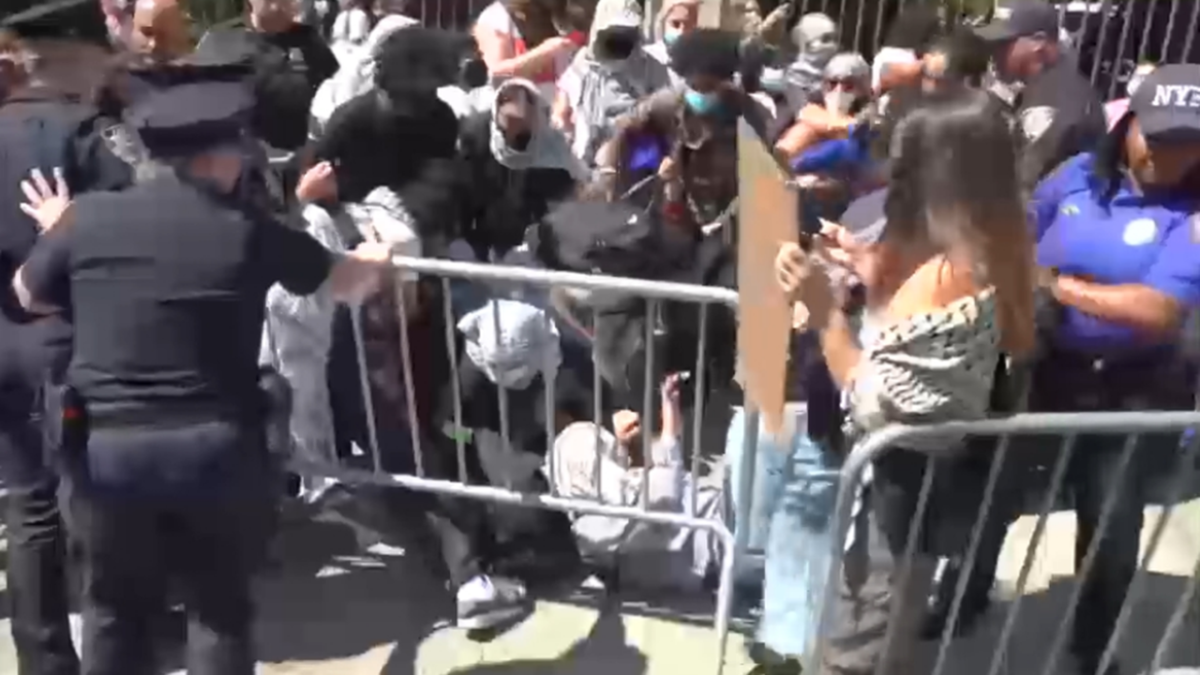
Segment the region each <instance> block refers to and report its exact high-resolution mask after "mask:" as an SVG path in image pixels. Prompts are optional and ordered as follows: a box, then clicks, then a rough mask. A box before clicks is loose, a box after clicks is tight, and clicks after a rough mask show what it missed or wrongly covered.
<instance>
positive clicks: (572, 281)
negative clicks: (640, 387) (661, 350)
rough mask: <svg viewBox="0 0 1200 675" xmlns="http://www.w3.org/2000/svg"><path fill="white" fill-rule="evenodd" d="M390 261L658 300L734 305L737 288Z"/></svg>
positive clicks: (420, 269) (425, 270) (413, 268)
mask: <svg viewBox="0 0 1200 675" xmlns="http://www.w3.org/2000/svg"><path fill="white" fill-rule="evenodd" d="M392 263H393V264H394V265H395V266H397V267H399V268H401V269H403V270H407V271H410V272H416V273H418V274H433V275H441V276H447V277H453V278H459V279H476V280H480V281H503V282H508V283H521V284H529V285H533V286H563V287H567V288H578V289H582V290H590V291H601V292H604V293H618V294H619V293H628V294H630V295H638V296H642V297H646V298H656V299H659V300H681V301H683V302H715V303H720V304H724V305H728V306H730V307H737V291H733V290H730V289H725V288H715V287H710V286H694V285H692V284H679V283H673V282H666V281H645V280H641V279H629V278H625V277H610V276H604V275H597V274H579V273H576V272H557V271H550V270H542V269H533V268H530V267H511V266H507V265H491V264H480V263H465V262H453V261H449V260H437V259H433V258H410V257H407V256H395V257H393V258H392Z"/></svg>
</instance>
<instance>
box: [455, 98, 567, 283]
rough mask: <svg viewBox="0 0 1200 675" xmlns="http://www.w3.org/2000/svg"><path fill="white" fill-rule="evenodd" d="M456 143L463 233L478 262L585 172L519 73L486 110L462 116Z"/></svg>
mask: <svg viewBox="0 0 1200 675" xmlns="http://www.w3.org/2000/svg"><path fill="white" fill-rule="evenodd" d="M460 147H461V152H462V155H463V158H464V159H465V161H466V163H467V165H468V166H469V167H470V172H471V183H470V185H471V191H470V205H469V207H468V208H467V209H466V212H465V213H464V214H463V215H464V222H463V228H462V229H463V237H464V239H466V241H467V243H469V244H470V245H471V247H472V248H473V249H474V251H475V255H476V257H478V259H479V260H482V261H485V262H486V261H489V260H491V259H492V257H493V254H494V255H495V258H496V259H497V260H499V259H502V258H503V257H504V255H505V254H506V253H508V251H510V250H511V249H513V248H516V247H518V246H520V245H521V244H522V243H523V242H524V240H525V231H526V229H528V228H529V227H530V226H531V225H533V224H534V223H537V222H538V221H540V220H541V219H542V218H543V217H545V215H546V213H547V212H549V210H550V207H551V205H552V204H554V203H555V202H559V201H562V200H563V199H566V198H567V197H569V196H571V194H572V193H573V192H574V191H575V187H576V184H577V182H578V181H579V180H581V179H582V178H583V177H584V176H585V175H586V169H585V168H584V167H583V164H582V163H581V162H580V161H579V160H578V159H576V157H575V156H574V155H573V154H571V148H570V145H569V143H568V142H567V140H566V138H565V137H563V135H562V134H561V133H560V132H559V131H558V130H557V129H554V128H553V127H551V126H550V120H549V110H548V109H547V106H546V103H545V102H544V101H543V100H542V98H541V96H540V95H539V94H538V92H537V89H536V87H534V85H533V83H531V82H528V81H526V80H509V81H508V82H506V83H504V84H503V85H501V86H500V87H499V89H498V90H497V92H496V97H495V102H494V103H493V106H492V109H491V110H488V111H486V112H480V113H477V114H475V115H472V116H470V117H468V118H467V119H465V120H463V123H462V136H461V142H460Z"/></svg>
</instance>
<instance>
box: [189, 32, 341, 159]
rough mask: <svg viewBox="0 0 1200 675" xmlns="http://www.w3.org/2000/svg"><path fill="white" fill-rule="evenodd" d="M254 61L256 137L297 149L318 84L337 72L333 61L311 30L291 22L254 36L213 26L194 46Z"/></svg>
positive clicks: (302, 141)
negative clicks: (242, 55)
mask: <svg viewBox="0 0 1200 675" xmlns="http://www.w3.org/2000/svg"><path fill="white" fill-rule="evenodd" d="M208 49H211V50H213V51H217V52H225V53H226V54H224V57H225V58H227V59H236V58H238V54H239V53H242V52H246V53H249V54H250V58H251V59H252V60H253V63H254V67H253V69H254V75H253V81H254V93H255V106H254V111H253V116H254V119H253V128H254V133H255V135H256V136H258V137H259V138H261V139H262V140H263V141H265V142H266V143H267V145H270V146H271V147H274V148H279V149H281V150H296V149H299V148H300V147H302V146H303V145H304V144H305V143H306V142H307V141H308V120H309V109H310V108H311V107H312V99H313V96H315V95H316V93H317V88H318V87H320V86H321V83H322V82H324V81H325V80H327V79H329V78H330V77H332V76H333V74H334V73H335V72H337V69H338V62H337V58H336V57H335V56H334V55H333V52H332V51H331V50H330V49H329V46H328V45H326V44H325V42H324V41H323V40H322V39H321V36H320V35H319V34H318V33H317V32H316V30H315V29H313V28H312V27H311V26H306V25H303V24H295V25H293V26H292V27H291V28H290V29H289V30H287V31H284V32H281V33H256V32H253V31H250V30H248V29H246V27H245V26H244V25H237V24H231V25H228V26H225V27H221V28H214V29H213V30H212V31H210V33H209V34H208V35H206V36H205V38H204V40H203V41H202V42H201V44H200V46H199V47H198V51H201V50H208Z"/></svg>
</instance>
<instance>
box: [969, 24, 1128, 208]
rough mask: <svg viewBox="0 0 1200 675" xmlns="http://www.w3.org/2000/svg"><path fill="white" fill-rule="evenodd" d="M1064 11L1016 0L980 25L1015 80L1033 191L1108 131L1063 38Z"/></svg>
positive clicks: (1026, 172)
mask: <svg viewBox="0 0 1200 675" xmlns="http://www.w3.org/2000/svg"><path fill="white" fill-rule="evenodd" d="M1058 27H1059V21H1058V10H1057V9H1055V7H1054V6H1053V5H1051V4H1049V3H1045V2H1041V1H1040V0H1022V1H1021V2H1019V3H1013V5H1012V7H1011V13H1010V14H1009V17H1008V18H1007V19H1004V20H998V21H994V22H992V23H991V24H989V25H987V26H985V27H983V28H980V29H979V30H978V35H979V37H981V38H983V39H984V40H985V41H987V42H988V43H989V44H990V45H991V46H992V48H993V52H992V53H993V59H994V60H995V64H996V73H997V75H998V76H999V77H1000V79H1001V81H1002V82H1005V83H1009V84H1011V85H1013V87H1014V88H1015V89H1016V97H1015V99H1014V100H1013V101H1012V106H1013V110H1014V112H1015V115H1016V117H1017V122H1018V125H1019V127H1020V129H1021V132H1022V134H1023V135H1024V137H1025V147H1024V150H1023V151H1022V153H1021V160H1020V161H1021V181H1022V185H1023V187H1024V188H1025V189H1026V190H1027V191H1032V190H1033V187H1034V186H1035V185H1037V183H1038V181H1040V180H1041V179H1042V178H1044V177H1045V176H1046V175H1048V174H1049V173H1050V172H1051V171H1052V170H1054V168H1055V167H1057V166H1058V165H1059V164H1062V163H1063V162H1064V161H1066V159H1067V158H1069V157H1073V156H1074V155H1077V154H1079V153H1081V152H1087V151H1089V150H1091V149H1093V148H1094V147H1095V146H1096V144H1097V143H1098V142H1099V141H1100V139H1101V138H1102V137H1103V136H1104V133H1105V131H1106V126H1105V122H1104V106H1103V104H1102V103H1101V101H1100V97H1099V96H1098V95H1097V94H1096V91H1095V90H1094V89H1093V88H1092V86H1091V84H1090V83H1089V82H1088V81H1087V79H1086V78H1085V77H1084V76H1083V75H1081V74H1080V73H1079V69H1078V67H1077V64H1076V61H1075V59H1074V57H1073V56H1071V55H1069V54H1065V53H1063V50H1062V47H1061V45H1060V44H1059V41H1058Z"/></svg>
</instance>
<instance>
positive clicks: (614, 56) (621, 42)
mask: <svg viewBox="0 0 1200 675" xmlns="http://www.w3.org/2000/svg"><path fill="white" fill-rule="evenodd" d="M637 45H638V37H637V32H636V31H635V32H626V31H620V32H608V33H607V34H605V35H601V36H600V38H599V39H598V40H597V41H596V47H595V51H596V56H598V57H600V58H602V59H611V60H614V61H621V60H624V59H627V58H629V57H630V56H632V55H633V50H634V49H636V48H637Z"/></svg>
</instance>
